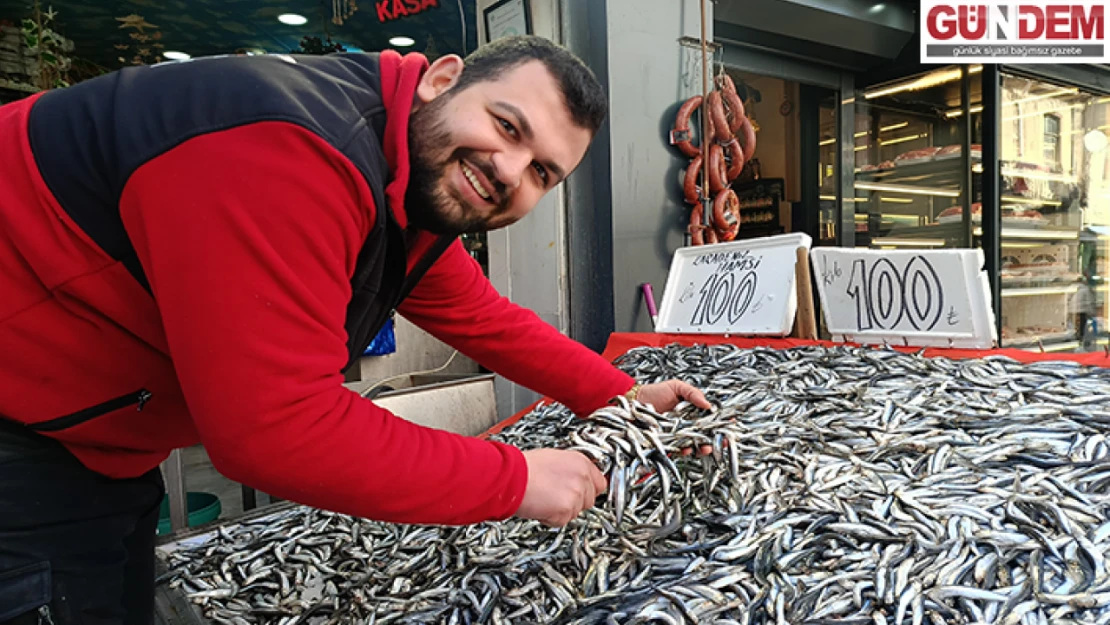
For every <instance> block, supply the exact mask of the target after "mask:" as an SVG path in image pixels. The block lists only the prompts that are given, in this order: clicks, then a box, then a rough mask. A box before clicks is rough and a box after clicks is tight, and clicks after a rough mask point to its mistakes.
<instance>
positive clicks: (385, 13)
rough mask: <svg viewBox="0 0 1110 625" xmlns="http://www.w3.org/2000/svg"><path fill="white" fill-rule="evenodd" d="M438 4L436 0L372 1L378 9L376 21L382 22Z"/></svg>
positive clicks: (425, 9) (431, 7)
mask: <svg viewBox="0 0 1110 625" xmlns="http://www.w3.org/2000/svg"><path fill="white" fill-rule="evenodd" d="M438 6H439V2H438V0H376V2H375V3H374V7H375V8H376V9H378V21H379V22H381V23H382V24H384V23H386V22H392V21H393V20H398V19H401V18H402V17H408V16H410V15H416V14H417V13H423V12H424V11H427V10H428V9H434V8H436V7H438Z"/></svg>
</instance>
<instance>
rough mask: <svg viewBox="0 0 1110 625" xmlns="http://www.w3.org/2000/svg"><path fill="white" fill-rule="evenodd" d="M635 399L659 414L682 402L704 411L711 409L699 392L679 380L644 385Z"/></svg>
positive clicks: (707, 401)
mask: <svg viewBox="0 0 1110 625" xmlns="http://www.w3.org/2000/svg"><path fill="white" fill-rule="evenodd" d="M636 399H637V400H639V401H641V402H643V403H645V404H651V405H652V406H654V407H655V409H656V410H659V411H661V412H667V411H668V410H672V409H674V407H675V406H677V405H678V403H679V402H680V401H682V400H686V401H688V402H690V403H691V404H693V405H695V406H697V407H698V408H703V409H705V410H709V409H711V408H712V407H713V406H712V405H711V404H710V403H709V400H708V399H706V398H705V395H704V394H703V393H702V392H701V391H699V390H698V389H696V388H694V387H693V386H691V385H689V384H687V383H685V382H682V381H680V380H667V381H666V382H657V383H655V384H647V385H644V386H642V387H640V392H639V394H637V395H636Z"/></svg>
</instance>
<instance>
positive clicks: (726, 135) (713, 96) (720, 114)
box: [706, 91, 732, 142]
mask: <svg viewBox="0 0 1110 625" xmlns="http://www.w3.org/2000/svg"><path fill="white" fill-rule="evenodd" d="M707 102H709V105H708V106H706V109H707V110H708V111H709V121H710V122H712V124H713V138H714V139H716V140H717V141H719V142H724V141H728V140H729V139H731V138H732V130H730V129H729V124H728V117H726V116H725V105H724V103H723V102H722V101H721V92H720V91H710V92H709V99H708V100H707Z"/></svg>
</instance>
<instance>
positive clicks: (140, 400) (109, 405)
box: [27, 388, 151, 432]
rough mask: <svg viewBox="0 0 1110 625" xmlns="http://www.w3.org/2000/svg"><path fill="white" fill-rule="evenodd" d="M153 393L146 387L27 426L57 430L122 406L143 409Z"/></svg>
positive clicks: (38, 430) (51, 430) (44, 430)
mask: <svg viewBox="0 0 1110 625" xmlns="http://www.w3.org/2000/svg"><path fill="white" fill-rule="evenodd" d="M150 398H151V393H150V391H148V390H146V389H145V388H143V389H139V390H137V391H135V392H134V393H128V394H127V395H121V396H119V397H116V398H114V399H109V400H108V401H106V402H102V403H99V404H97V405H95V406H90V407H88V408H84V409H82V410H78V411H77V412H75V413H73V414H68V415H66V416H64V417H58V418H56V419H50V420H49V421H42V422H39V423H31V424H28V425H27V427H28V428H29V429H31V430H34V431H36V432H57V431H59V430H64V429H66V428H71V427H73V426H75V425H81V424H82V423H84V422H86V421H89V420H91V419H95V418H97V417H100V416H103V415H106V414H108V413H109V412H113V411H115V410H119V409H121V408H126V407H128V406H135V407H136V410H142V409H143V406H144V405H145V404H146V402H148V401H150Z"/></svg>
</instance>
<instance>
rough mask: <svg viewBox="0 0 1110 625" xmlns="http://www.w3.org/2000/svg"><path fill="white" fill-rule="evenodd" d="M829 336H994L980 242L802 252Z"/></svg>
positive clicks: (901, 340)
mask: <svg viewBox="0 0 1110 625" xmlns="http://www.w3.org/2000/svg"><path fill="white" fill-rule="evenodd" d="M810 256H811V258H812V261H813V263H812V264H813V279H814V281H815V282H816V283H817V292H818V294H819V295H820V297H821V308H822V310H823V311H824V317H825V325H826V326H827V327H828V330H829V333H830V334H832V335H833V339H834V340H847V341H852V342H858V343H865V344H877V343H890V344H894V345H914V346H921V347H930V346H931V347H966V348H980V349H989V348H991V347H993V346H994V344H995V343H996V338H997V337H996V336H995V334H996V333H995V328H994V319H993V315H992V312H991V308H990V304H989V302H990V290H989V286H988V283H987V280H986V279H985V278H986V273H985V272H984V271H983V270H982V267H983V251H982V250H859V249H839V248H817V249H814V250H812V251H811V252H810Z"/></svg>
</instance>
